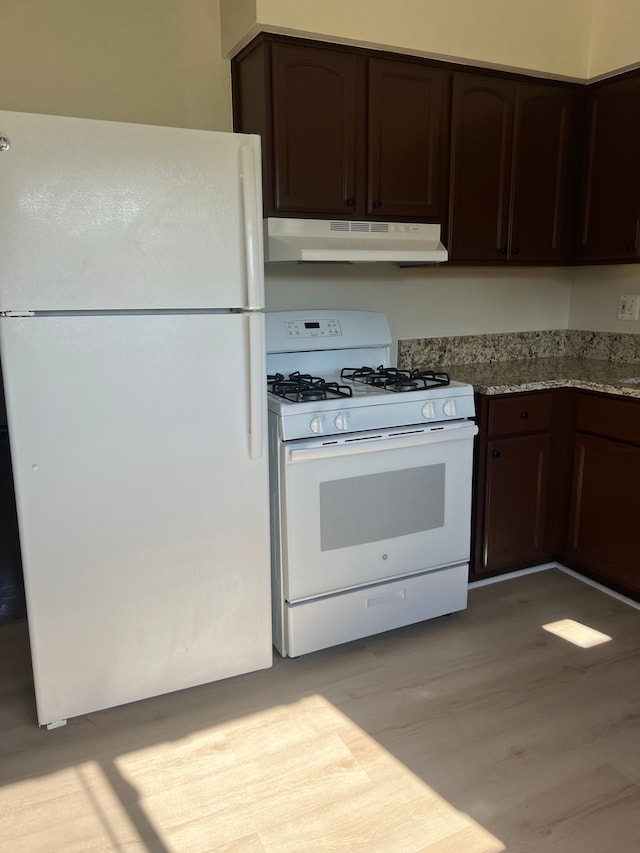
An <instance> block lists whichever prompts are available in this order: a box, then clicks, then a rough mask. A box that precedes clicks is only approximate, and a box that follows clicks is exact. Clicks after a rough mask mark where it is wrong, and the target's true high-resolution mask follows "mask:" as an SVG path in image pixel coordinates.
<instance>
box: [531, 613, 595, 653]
mask: <svg viewBox="0 0 640 853" xmlns="http://www.w3.org/2000/svg"><path fill="white" fill-rule="evenodd" d="M542 627H543V628H544V630H545V631H548V632H549V633H550V634H555V635H556V637H561V638H562V639H563V640H567V642H569V643H573V645H574V646H580V648H581V649H590V648H592V647H593V646H599V645H601V644H602V643H608V642H609V641H610V640H611V637H610V636H609V635H608V634H603V633H601V632H600V631H596V630H595V628H589V626H588V625H583V624H582V622H576V621H575V620H574V619H560V620H559V621H557V622H548V623H547V624H546V625H543V626H542Z"/></svg>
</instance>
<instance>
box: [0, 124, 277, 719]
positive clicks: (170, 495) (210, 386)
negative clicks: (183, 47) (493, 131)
mask: <svg viewBox="0 0 640 853" xmlns="http://www.w3.org/2000/svg"><path fill="white" fill-rule="evenodd" d="M0 187H1V201H0V355H1V361H2V372H3V378H4V384H5V395H6V404H7V415H8V424H9V437H10V444H11V458H12V464H13V473H14V479H15V490H16V502H17V509H18V520H19V531H20V543H21V551H22V561H23V569H24V577H25V590H26V597H27V618H28V626H29V636H30V643H31V655H32V662H33V673H34V682H35V693H36V705H37V713H38V721H39V723H40V724H42V725H46V726H48V727H54V726H56V725H59V724H61V723H63V722H65V721H66V720H67V718H70V717H74V716H77V715H80V714H85V713H88V712H91V711H95V710H99V709H102V708H107V707H111V706H115V705H120V704H124V703H126V702H131V701H134V700H138V699H143V698H146V697H151V696H155V695H160V694H163V693H168V692H170V691H174V690H179V689H182V688H187V687H191V686H194V685H198V684H203V683H207V682H210V681H214V680H217V679H221V678H226V677H228V676H234V675H238V674H240V673H244V672H249V671H252V670H257V669H261V668H265V667H268V666H270V665H271V662H272V647H271V604H270V602H271V596H270V570H269V540H268V537H269V504H268V482H267V477H268V474H267V471H268V466H267V458H266V453H267V451H266V399H265V373H266V371H265V364H264V361H265V355H264V314H263V306H264V279H263V258H262V227H261V221H262V220H261V217H262V201H261V192H260V148H259V138H258V137H256V136H244V135H238V134H230V133H229V134H227V133H216V132H207V131H193V130H183V129H178V128H160V127H153V126H144V125H132V124H123V123H119V122H105V121H93V120H86V119H74V118H62V117H52V116H40V115H31V114H26V113H11V112H1V111H0Z"/></svg>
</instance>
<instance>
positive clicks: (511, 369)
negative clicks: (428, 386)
mask: <svg viewBox="0 0 640 853" xmlns="http://www.w3.org/2000/svg"><path fill="white" fill-rule="evenodd" d="M440 369H442V370H446V371H447V373H448V374H449V375H450V376H451V378H452V379H457V380H458V381H459V382H468V383H469V384H471V385H473V386H474V388H475V390H476V392H477V393H479V394H513V393H516V392H521V391H543V390H545V389H549V388H583V389H585V390H588V391H600V392H604V393H607V394H619V395H621V396H624V397H635V398H637V399H640V364H637V363H626V362H619V361H618V362H614V361H600V360H596V359H583V358H566V357H562V358H535V359H527V360H521V361H497V362H472V363H469V364H448V365H442V367H441V368H440ZM634 378H637V380H638V381H637V383H636V384H633V383H629V382H627V381H626V380H629V379H634Z"/></svg>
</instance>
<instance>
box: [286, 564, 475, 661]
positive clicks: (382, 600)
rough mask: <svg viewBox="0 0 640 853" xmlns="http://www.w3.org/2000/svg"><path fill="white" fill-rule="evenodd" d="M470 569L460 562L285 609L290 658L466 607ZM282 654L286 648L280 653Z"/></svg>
mask: <svg viewBox="0 0 640 853" xmlns="http://www.w3.org/2000/svg"><path fill="white" fill-rule="evenodd" d="M468 573H469V564H468V563H461V564H459V565H457V566H448V567H446V568H444V569H437V570H435V571H431V572H425V573H424V574H421V575H413V576H411V577H407V578H403V579H402V580H396V581H390V582H388V583H381V584H377V585H374V586H369V587H365V588H361V589H354V590H351V591H350V592H344V593H340V594H339V595H330V596H326V597H325V598H317V599H313V600H310V601H305V602H302V603H300V604H293V605H291V604H286V605H285V612H284V621H285V632H286V638H285V644H286V649H285V650H284V654H286V655H288V656H289V657H292V658H293V657H297V656H298V655H304V654H308V653H309V652H315V651H318V650H319V649H326V648H328V647H329V646H337V645H338V644H339V643H347V642H349V641H351V640H357V639H360V638H361V637H368V636H371V635H372V634H379V633H381V632H383V631H390V630H392V629H394V628H400V627H401V626H402V625H411V624H412V623H414V622H422V621H423V620H425V619H433V618H435V617H436V616H444V615H445V614H447V613H453V612H455V611H456V610H464V609H465V608H466V606H467V578H468ZM279 651H280V652H281V653H283V650H282V649H279Z"/></svg>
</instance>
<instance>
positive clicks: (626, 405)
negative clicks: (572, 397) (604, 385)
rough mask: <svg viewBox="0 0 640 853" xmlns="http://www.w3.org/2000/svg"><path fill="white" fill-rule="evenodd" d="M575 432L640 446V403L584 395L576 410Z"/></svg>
mask: <svg viewBox="0 0 640 853" xmlns="http://www.w3.org/2000/svg"><path fill="white" fill-rule="evenodd" d="M576 429H579V430H581V431H583V432H592V433H596V434H597V435H603V436H606V437H607V438H613V439H617V440H618V441H629V442H631V443H633V444H640V401H638V400H628V399H624V398H621V397H607V396H605V395H603V394H586V393H581V394H579V395H578V404H577V409H576Z"/></svg>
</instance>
